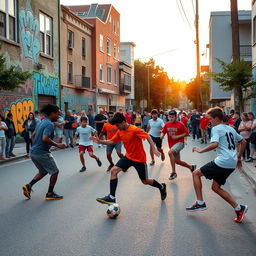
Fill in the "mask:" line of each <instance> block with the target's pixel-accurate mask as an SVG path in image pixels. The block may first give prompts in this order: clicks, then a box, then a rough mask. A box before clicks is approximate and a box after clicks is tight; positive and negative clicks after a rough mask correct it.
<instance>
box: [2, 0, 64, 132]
mask: <svg viewBox="0 0 256 256" xmlns="http://www.w3.org/2000/svg"><path fill="white" fill-rule="evenodd" d="M0 42H1V45H2V48H1V52H2V53H3V54H4V57H5V58H6V60H7V65H8V66H10V65H12V64H13V65H15V66H16V67H17V69H19V70H23V71H25V70H26V71H30V72H31V73H33V76H32V79H30V80H28V81H27V82H26V84H24V85H22V86H21V88H19V89H17V90H16V91H14V92H5V91H1V92H0V103H1V104H0V112H1V113H3V114H5V115H6V114H7V113H8V112H9V111H11V112H12V114H13V119H14V122H15V128H16V131H17V132H18V133H20V132H21V131H22V130H23V128H22V125H23V122H24V120H25V119H26V118H27V115H28V113H29V112H30V111H34V110H37V109H40V107H42V106H43V105H44V104H45V103H57V104H59V101H60V93H59V91H60V90H59V71H60V69H59V1H58V0H52V1H40V0H33V1H30V0H19V1H17V0H1V1H0Z"/></svg>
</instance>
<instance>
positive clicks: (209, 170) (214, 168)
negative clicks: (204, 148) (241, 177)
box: [200, 161, 235, 186]
mask: <svg viewBox="0 0 256 256" xmlns="http://www.w3.org/2000/svg"><path fill="white" fill-rule="evenodd" d="M200 170H201V172H202V173H203V174H204V176H205V178H206V179H209V180H212V179H213V180H215V181H216V182H217V183H218V184H219V185H220V186H221V185H224V184H225V183H226V179H227V178H228V176H229V175H230V174H231V173H232V172H233V171H234V170H235V169H227V168H222V167H219V166H218V165H217V164H215V163H214V161H212V162H209V163H208V164H206V165H204V166H202V167H201V168H200Z"/></svg>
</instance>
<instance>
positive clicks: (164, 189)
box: [160, 183, 167, 200]
mask: <svg viewBox="0 0 256 256" xmlns="http://www.w3.org/2000/svg"><path fill="white" fill-rule="evenodd" d="M162 185H163V188H162V189H160V193H161V200H164V199H165V198H166V196H167V191H166V184H165V183H162Z"/></svg>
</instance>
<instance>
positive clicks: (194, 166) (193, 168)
mask: <svg viewBox="0 0 256 256" xmlns="http://www.w3.org/2000/svg"><path fill="white" fill-rule="evenodd" d="M195 169H196V165H195V164H192V167H191V172H193V171H194V170H195Z"/></svg>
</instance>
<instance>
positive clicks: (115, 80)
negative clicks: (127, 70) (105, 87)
mask: <svg viewBox="0 0 256 256" xmlns="http://www.w3.org/2000/svg"><path fill="white" fill-rule="evenodd" d="M116 78H117V77H116V70H114V85H117V79H116Z"/></svg>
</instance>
